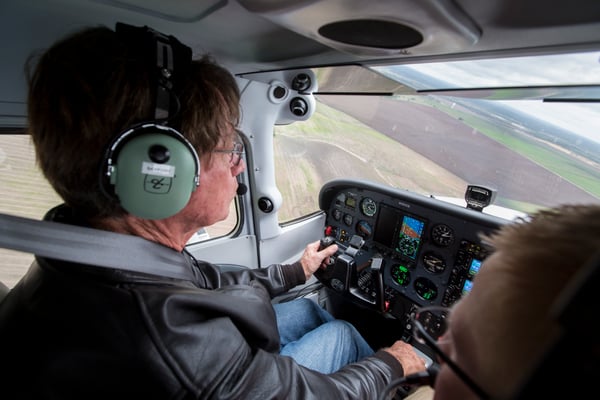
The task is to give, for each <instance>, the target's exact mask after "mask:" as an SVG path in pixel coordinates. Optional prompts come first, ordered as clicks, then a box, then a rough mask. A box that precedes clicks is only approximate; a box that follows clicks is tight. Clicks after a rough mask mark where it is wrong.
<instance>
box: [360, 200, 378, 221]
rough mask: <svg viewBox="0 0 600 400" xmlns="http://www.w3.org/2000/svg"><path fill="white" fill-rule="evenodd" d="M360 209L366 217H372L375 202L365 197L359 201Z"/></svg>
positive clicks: (374, 210)
mask: <svg viewBox="0 0 600 400" xmlns="http://www.w3.org/2000/svg"><path fill="white" fill-rule="evenodd" d="M360 209H361V211H362V212H363V214H365V215H366V216H367V217H372V216H373V215H375V213H376V212H377V204H376V203H375V201H374V200H373V199H372V198H370V197H365V198H364V199H363V200H362V201H361V202H360Z"/></svg>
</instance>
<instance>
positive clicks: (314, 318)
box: [273, 299, 373, 374]
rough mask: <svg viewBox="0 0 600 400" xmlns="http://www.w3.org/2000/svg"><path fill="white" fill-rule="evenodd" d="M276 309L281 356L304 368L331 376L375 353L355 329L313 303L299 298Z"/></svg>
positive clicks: (281, 304)
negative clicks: (289, 358) (291, 359)
mask: <svg viewBox="0 0 600 400" xmlns="http://www.w3.org/2000/svg"><path fill="white" fill-rule="evenodd" d="M273 306H274V308H275V315H276V316H277V327H278V328H279V337H280V340H281V351H280V354H281V355H284V356H289V357H292V358H293V359H294V360H295V361H296V362H297V363H298V364H300V365H303V366H305V367H307V368H310V369H313V370H316V371H319V372H322V373H325V374H328V373H331V372H335V371H337V370H338V369H340V368H341V367H343V366H344V365H347V364H350V363H353V362H355V361H358V360H360V359H362V358H364V357H366V356H369V355H372V354H373V350H372V349H371V347H370V346H369V345H368V344H367V342H366V341H365V339H364V338H363V337H362V336H361V335H360V333H358V331H357V330H356V328H355V327H354V326H352V325H351V324H350V323H348V322H346V321H342V320H336V319H334V318H333V316H331V314H329V313H328V312H327V311H326V310H324V309H323V308H322V307H319V305H318V304H317V303H316V302H314V301H312V300H309V299H296V300H292V301H289V302H285V303H277V304H274V305H273Z"/></svg>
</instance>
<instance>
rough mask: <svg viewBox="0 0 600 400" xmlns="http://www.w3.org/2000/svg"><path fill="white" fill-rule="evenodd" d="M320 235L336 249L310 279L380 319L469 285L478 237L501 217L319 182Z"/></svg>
mask: <svg viewBox="0 0 600 400" xmlns="http://www.w3.org/2000/svg"><path fill="white" fill-rule="evenodd" d="M319 206H320V208H321V209H322V210H324V211H325V212H326V214H327V216H326V221H325V229H324V237H325V238H328V241H329V242H335V243H336V244H337V245H338V246H339V250H338V252H337V253H336V254H335V256H334V257H331V260H330V261H331V264H330V265H329V266H328V267H327V268H326V269H325V270H319V271H318V272H317V273H316V274H315V275H316V276H317V278H318V279H319V280H320V281H321V282H322V283H323V284H325V285H326V286H328V287H329V288H331V289H333V290H335V291H336V292H338V293H340V294H342V295H344V296H347V297H349V298H350V299H351V300H353V301H355V302H359V303H361V304H362V305H366V306H367V307H372V308H374V309H376V310H378V311H379V312H382V313H385V314H386V316H388V317H393V318H398V319H408V316H409V315H410V313H412V312H414V309H415V308H417V307H421V306H430V305H441V306H451V305H452V304H454V303H455V302H456V301H457V300H458V299H459V298H461V297H462V296H463V295H464V294H466V293H468V292H469V291H470V289H471V286H472V284H473V280H474V279H475V277H476V275H477V273H478V271H479V268H480V267H481V263H482V261H483V260H484V259H485V258H486V256H487V255H488V251H487V250H486V248H485V247H484V246H483V245H482V244H481V240H480V238H479V234H480V233H490V232H492V231H494V230H496V229H497V228H498V227H499V226H501V225H502V224H504V223H507V221H506V220H503V219H501V218H497V217H493V216H491V215H488V214H483V213H482V212H479V211H476V210H472V209H467V208H463V207H460V206H457V205H453V204H449V203H446V202H443V201H441V200H437V199H435V198H431V197H426V196H422V195H419V194H415V193H412V192H409V191H405V190H398V189H393V188H389V187H387V186H383V185H379V184H376V183H372V182H367V181H353V180H336V181H332V182H329V183H328V184H326V185H325V186H324V187H323V188H322V189H321V192H320V195H319Z"/></svg>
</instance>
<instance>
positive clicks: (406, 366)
mask: <svg viewBox="0 0 600 400" xmlns="http://www.w3.org/2000/svg"><path fill="white" fill-rule="evenodd" d="M383 350H385V351H387V352H388V353H390V354H391V355H392V356H394V358H395V359H396V360H398V361H399V362H400V364H402V369H403V370H404V376H406V375H410V374H414V373H415V372H421V371H425V370H426V369H427V368H426V363H425V360H424V359H423V358H421V357H419V355H418V354H417V353H416V352H415V349H414V348H413V347H412V346H411V345H410V344H408V343H406V342H403V341H402V340H398V341H396V342H395V343H394V344H393V345H392V346H391V347H387V348H384V349H383Z"/></svg>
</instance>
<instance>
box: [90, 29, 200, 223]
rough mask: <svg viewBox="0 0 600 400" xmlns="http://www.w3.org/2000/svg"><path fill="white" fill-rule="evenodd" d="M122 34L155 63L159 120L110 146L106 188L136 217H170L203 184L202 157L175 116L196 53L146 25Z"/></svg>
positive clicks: (104, 175)
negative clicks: (183, 82)
mask: <svg viewBox="0 0 600 400" xmlns="http://www.w3.org/2000/svg"><path fill="white" fill-rule="evenodd" d="M116 33H117V35H118V37H119V39H120V40H122V41H123V42H125V43H126V44H127V45H128V46H129V48H130V49H131V51H134V52H138V53H139V55H140V56H141V57H142V60H143V61H148V62H151V63H153V64H154V65H155V69H154V70H153V73H152V77H153V80H155V82H156V83H155V84H156V100H155V105H154V106H155V110H154V119H153V120H150V121H147V122H144V123H141V124H137V125H134V126H132V127H130V128H129V129H127V130H125V131H124V132H122V133H120V134H119V135H117V136H116V137H115V138H114V139H113V140H112V141H111V143H110V144H109V145H108V147H107V150H106V152H105V154H104V158H103V161H102V163H101V171H100V173H101V177H100V187H101V189H102V190H103V191H104V192H105V193H107V194H108V195H109V196H110V197H111V198H116V199H117V200H118V201H119V203H120V204H121V206H122V207H123V208H124V209H125V210H126V211H127V212H129V213H130V214H133V215H136V216H138V217H141V218H145V219H163V218H167V217H170V216H172V215H175V214H176V213H178V212H179V211H181V209H183V208H184V207H185V205H186V204H187V203H188V201H189V200H190V197H191V195H192V193H193V192H194V191H195V190H196V188H197V187H198V185H199V184H200V160H199V157H198V154H197V152H196V150H195V149H194V147H193V146H192V145H191V143H190V142H189V141H188V140H187V139H186V138H185V137H184V136H183V135H182V134H181V133H180V132H179V131H178V130H177V129H176V127H174V126H173V125H174V124H173V117H174V116H175V115H177V113H178V112H179V111H180V104H179V99H178V97H177V94H178V93H179V89H180V88H181V85H182V80H183V78H185V76H186V75H187V73H188V70H189V68H190V65H191V61H192V51H191V49H190V48H189V47H188V46H185V45H183V44H182V43H181V42H179V41H178V40H177V39H176V38H175V37H173V36H166V35H163V34H161V33H160V32H157V31H154V30H153V29H151V28H148V27H146V26H145V27H134V26H131V25H127V24H123V23H120V22H118V23H117V24H116ZM167 124H169V125H171V126H168V125H167Z"/></svg>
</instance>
